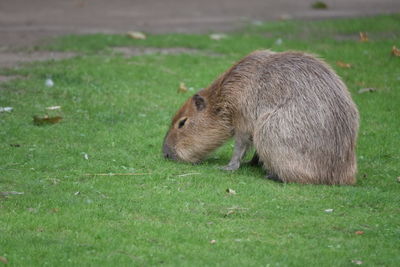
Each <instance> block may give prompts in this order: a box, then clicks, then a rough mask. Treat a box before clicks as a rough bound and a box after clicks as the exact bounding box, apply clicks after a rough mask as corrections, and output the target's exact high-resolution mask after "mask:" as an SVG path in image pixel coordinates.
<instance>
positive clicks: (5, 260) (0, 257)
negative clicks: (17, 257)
mask: <svg viewBox="0 0 400 267" xmlns="http://www.w3.org/2000/svg"><path fill="white" fill-rule="evenodd" d="M0 261H1V262H2V263H4V264H8V260H7V258H6V257H3V256H0Z"/></svg>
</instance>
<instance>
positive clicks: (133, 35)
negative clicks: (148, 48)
mask: <svg viewBox="0 0 400 267" xmlns="http://www.w3.org/2000/svg"><path fill="white" fill-rule="evenodd" d="M126 34H127V35H128V36H129V37H131V38H132V39H136V40H145V39H146V38H147V37H146V35H145V34H144V33H142V32H127V33H126Z"/></svg>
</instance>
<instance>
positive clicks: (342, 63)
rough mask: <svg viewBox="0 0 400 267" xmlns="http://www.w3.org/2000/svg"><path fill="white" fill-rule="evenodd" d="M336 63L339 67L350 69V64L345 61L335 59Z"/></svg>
mask: <svg viewBox="0 0 400 267" xmlns="http://www.w3.org/2000/svg"><path fill="white" fill-rule="evenodd" d="M336 65H338V66H339V67H341V68H344V69H350V68H351V64H350V63H345V62H343V61H337V62H336Z"/></svg>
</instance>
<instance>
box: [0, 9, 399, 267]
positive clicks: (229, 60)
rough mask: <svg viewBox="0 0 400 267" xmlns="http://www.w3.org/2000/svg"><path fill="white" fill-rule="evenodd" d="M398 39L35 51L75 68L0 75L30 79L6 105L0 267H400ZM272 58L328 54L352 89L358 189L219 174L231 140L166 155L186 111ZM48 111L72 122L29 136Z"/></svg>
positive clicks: (255, 30)
mask: <svg viewBox="0 0 400 267" xmlns="http://www.w3.org/2000/svg"><path fill="white" fill-rule="evenodd" d="M399 29H400V15H391V16H379V17H373V18H362V19H345V20H329V21H313V22H298V21H282V22H273V23H265V24H262V25H253V26H249V27H247V28H246V29H244V30H242V31H238V32H235V33H229V34H227V36H226V38H225V39H221V40H212V39H210V38H209V35H183V34H165V35H149V36H148V38H147V39H146V40H133V39H131V38H129V37H127V36H123V35H100V34H99V35H87V36H66V37H62V38H60V39H57V40H55V41H54V42H52V43H50V44H48V45H46V46H43V47H36V48H34V49H36V50H54V51H75V52H77V55H78V56H77V57H74V58H70V59H65V60H62V61H48V62H42V63H32V64H27V65H24V66H23V67H22V68H15V69H3V70H0V73H2V74H3V75H20V76H21V77H22V78H20V79H17V80H13V81H10V82H8V83H3V84H1V85H0V88H1V89H0V107H6V106H10V107H13V108H14V110H13V111H12V112H10V113H9V112H2V113H0V141H1V142H0V192H2V193H1V195H0V265H1V264H2V262H5V261H6V260H7V261H8V262H9V264H10V265H11V266H43V265H50V266H63V265H66V266H67V265H69V266H73V265H75V266H76V265H97V266H104V265H105V266H132V265H138V266H151V265H166V266H176V265H181V266H352V265H357V264H362V265H364V266H398V264H399V262H400V183H399V182H398V181H397V177H398V176H400V57H395V56H392V55H391V49H392V46H393V45H396V46H397V47H399V46H400V31H399ZM359 32H367V33H368V38H369V41H368V42H360V41H359ZM115 47H123V48H124V49H119V50H118V51H125V50H129V49H131V50H132V49H136V50H134V51H137V49H138V47H142V48H143V47H151V48H154V49H147V50H144V51H147V52H148V53H145V54H138V53H136V54H135V55H133V56H127V55H126V54H124V53H121V52H118V51H116V50H115ZM155 48H157V49H155ZM160 48H162V49H160ZM172 48H188V49H187V50H184V49H172ZM267 48H268V49H272V50H275V51H284V50H304V51H308V52H311V53H315V54H318V55H320V56H321V57H322V58H324V59H325V60H326V61H327V62H328V63H330V64H331V65H332V66H333V67H334V68H335V70H336V71H337V72H338V74H339V75H340V76H341V77H342V78H343V80H344V81H345V83H346V84H347V86H348V87H349V90H350V91H351V93H352V96H353V99H354V101H355V102H356V104H357V106H358V108H359V111H360V115H361V127H360V132H359V139H358V146H357V157H358V175H357V178H358V181H357V184H356V185H355V186H315V185H299V184H279V183H275V182H273V181H269V180H265V179H264V178H263V176H264V172H263V171H262V170H261V169H259V168H256V167H251V166H248V165H243V166H242V167H241V168H240V169H239V170H238V171H235V172H224V171H221V170H219V169H218V168H217V167H218V166H221V165H224V164H227V162H228V161H229V159H230V156H231V154H232V149H233V148H232V142H228V143H227V144H226V145H225V146H223V147H221V148H220V149H218V150H217V151H216V152H215V153H214V154H212V155H211V156H210V157H209V158H208V159H207V160H206V161H205V162H204V163H203V164H200V165H194V166H193V165H190V164H183V163H175V162H171V161H166V160H164V159H163V158H162V155H161V145H162V142H163V138H164V135H165V133H166V131H167V129H168V126H169V123H170V119H171V117H172V115H173V114H174V112H175V111H176V110H177V109H178V107H179V106H180V105H181V104H182V103H183V102H184V101H185V99H187V98H188V97H189V96H190V95H191V94H194V92H195V91H196V90H199V89H200V88H203V87H206V86H207V85H209V84H210V83H211V82H212V81H213V80H214V79H215V78H216V77H217V76H218V75H219V74H220V73H221V72H223V71H224V70H226V69H227V68H228V67H229V66H230V65H231V64H233V63H234V62H235V61H236V60H238V59H240V58H241V57H243V56H245V55H246V54H248V53H249V52H251V51H253V50H255V49H267ZM139 50H140V49H139ZM180 51H183V52H184V53H181V52H180ZM338 61H342V62H344V63H349V64H351V68H343V67H340V66H338V65H337V62H338ZM49 77H51V79H52V80H53V81H54V86H53V87H46V86H45V80H46V78H49ZM181 82H184V83H185V84H186V86H187V87H188V88H189V91H188V92H187V93H177V89H178V87H179V84H180V83H181ZM362 88H375V89H377V90H376V91H374V92H368V93H362V94H359V93H358V91H359V90H360V89H362ZM56 105H59V106H61V109H59V110H50V111H49V110H46V107H49V106H56ZM46 114H48V115H49V116H61V117H62V118H63V119H62V120H61V122H59V123H57V124H54V125H47V126H36V125H34V124H33V119H32V117H33V116H34V115H38V116H44V115H46ZM249 156H250V155H249ZM94 174H128V175H114V176H110V175H94ZM132 174H135V175H132ZM228 188H231V189H233V190H235V191H236V194H228V193H227V192H226V189H228ZM12 192H21V193H22V192H23V194H15V193H12ZM327 209H333V211H332V212H326V210H327ZM213 240H214V241H213Z"/></svg>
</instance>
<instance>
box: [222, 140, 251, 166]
mask: <svg viewBox="0 0 400 267" xmlns="http://www.w3.org/2000/svg"><path fill="white" fill-rule="evenodd" d="M250 145H251V138H250V136H249V135H244V134H236V135H235V148H234V150H233V155H232V158H231V160H230V161H229V164H228V165H226V166H224V167H221V169H222V170H225V171H235V170H237V169H239V167H240V161H241V160H242V159H243V157H244V155H245V154H246V151H247V150H248V148H249V147H250Z"/></svg>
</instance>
